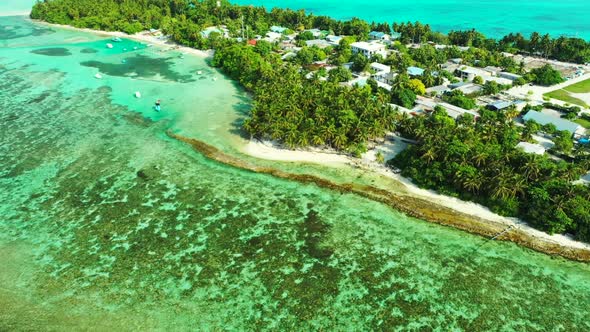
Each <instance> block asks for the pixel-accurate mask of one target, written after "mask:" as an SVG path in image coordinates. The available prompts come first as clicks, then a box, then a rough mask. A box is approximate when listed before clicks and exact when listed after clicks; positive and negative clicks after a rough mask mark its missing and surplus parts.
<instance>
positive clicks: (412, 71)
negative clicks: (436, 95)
mask: <svg viewBox="0 0 590 332" xmlns="http://www.w3.org/2000/svg"><path fill="white" fill-rule="evenodd" d="M407 72H408V75H410V76H422V74H424V69H422V68H418V67H408V70H407Z"/></svg>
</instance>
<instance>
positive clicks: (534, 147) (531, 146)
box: [516, 142, 545, 155]
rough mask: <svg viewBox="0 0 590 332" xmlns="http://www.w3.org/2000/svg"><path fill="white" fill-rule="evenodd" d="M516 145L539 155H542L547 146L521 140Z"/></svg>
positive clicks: (526, 151)
mask: <svg viewBox="0 0 590 332" xmlns="http://www.w3.org/2000/svg"><path fill="white" fill-rule="evenodd" d="M516 147H517V148H519V149H521V150H523V151H524V152H525V153H532V154H538V155H542V154H544V153H545V148H544V147H543V146H542V145H539V144H532V143H528V142H520V143H518V144H517V145H516Z"/></svg>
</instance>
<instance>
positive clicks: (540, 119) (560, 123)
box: [522, 111, 585, 136]
mask: <svg viewBox="0 0 590 332" xmlns="http://www.w3.org/2000/svg"><path fill="white" fill-rule="evenodd" d="M522 119H523V120H524V121H525V122H526V121H530V120H533V121H535V122H537V123H538V124H540V125H546V124H548V123H552V124H554V125H555V128H557V130H559V131H564V130H567V131H569V132H570V133H572V135H574V136H580V135H583V134H584V132H585V129H584V127H582V126H581V125H579V124H577V123H575V122H571V121H568V120H565V119H561V118H556V117H554V116H550V115H547V114H544V113H540V112H537V111H529V112H528V113H527V114H525V115H524V116H523V117H522Z"/></svg>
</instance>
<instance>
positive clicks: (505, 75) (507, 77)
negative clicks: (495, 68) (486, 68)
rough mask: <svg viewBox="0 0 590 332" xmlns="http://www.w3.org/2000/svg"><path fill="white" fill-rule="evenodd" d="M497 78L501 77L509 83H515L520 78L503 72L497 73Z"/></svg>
mask: <svg viewBox="0 0 590 332" xmlns="http://www.w3.org/2000/svg"><path fill="white" fill-rule="evenodd" d="M498 76H499V77H502V78H506V79H509V80H511V81H516V80H517V79H519V78H521V77H522V76H520V75H517V74H513V73H509V72H505V71H503V72H500V73H498Z"/></svg>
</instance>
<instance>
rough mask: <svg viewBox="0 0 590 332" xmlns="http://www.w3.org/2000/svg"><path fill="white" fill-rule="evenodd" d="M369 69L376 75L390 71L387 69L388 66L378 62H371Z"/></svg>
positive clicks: (389, 68)
mask: <svg viewBox="0 0 590 332" xmlns="http://www.w3.org/2000/svg"><path fill="white" fill-rule="evenodd" d="M371 69H374V70H375V71H376V72H377V75H378V74H387V73H389V72H390V71H391V67H389V66H388V65H384V64H381V63H378V62H373V63H372V64H371Z"/></svg>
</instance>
